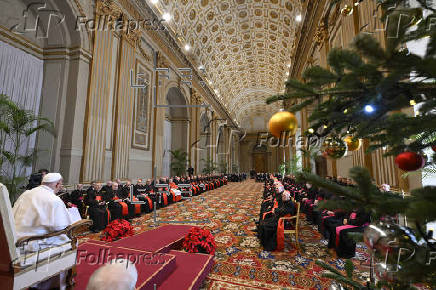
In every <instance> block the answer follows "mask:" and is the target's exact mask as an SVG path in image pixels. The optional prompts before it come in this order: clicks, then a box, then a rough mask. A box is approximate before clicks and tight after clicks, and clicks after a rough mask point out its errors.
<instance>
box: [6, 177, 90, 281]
mask: <svg viewBox="0 0 436 290" xmlns="http://www.w3.org/2000/svg"><path fill="white" fill-rule="evenodd" d="M91 224H92V221H90V220H81V221H79V222H77V223H75V224H73V225H71V226H69V227H67V228H66V229H64V230H61V231H57V232H53V233H50V234H47V235H43V236H33V237H23V238H20V239H19V240H17V236H16V232H15V222H14V216H13V213H12V207H11V203H10V200H9V193H8V190H7V188H6V187H5V186H4V185H3V184H1V183H0V285H2V289H23V288H28V287H30V286H32V285H34V284H36V283H39V282H42V281H45V280H47V279H49V278H51V277H54V276H56V275H58V274H59V273H60V272H64V271H68V277H67V282H68V283H72V277H73V273H74V272H75V264H76V254H77V249H76V245H77V238H76V235H77V234H78V233H79V232H83V231H84V230H87V228H88V227H89V225H91ZM65 234H66V235H67V236H68V237H69V238H70V239H71V241H69V242H67V243H65V244H63V245H58V246H51V247H48V248H44V249H43V250H40V251H38V252H27V253H26V252H24V251H23V249H24V247H23V246H24V245H26V244H27V243H28V242H30V241H35V240H43V239H46V238H49V237H53V236H58V235H65Z"/></svg>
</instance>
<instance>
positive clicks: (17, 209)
mask: <svg viewBox="0 0 436 290" xmlns="http://www.w3.org/2000/svg"><path fill="white" fill-rule="evenodd" d="M61 188H62V176H61V175H60V174H59V173H48V174H46V175H45V176H44V178H43V179H42V184H41V185H40V186H38V187H35V188H33V189H31V190H27V191H25V192H24V193H23V194H22V195H21V196H20V197H19V198H18V200H17V201H16V202H15V204H14V208H13V213H14V219H15V228H16V231H17V238H18V239H19V238H22V237H25V236H38V235H45V234H48V233H50V232H54V231H59V230H63V229H65V228H66V227H68V226H69V225H71V224H72V221H71V218H70V215H69V213H68V210H67V208H66V206H65V204H64V202H63V201H62V199H61V198H60V197H58V196H57V195H56V194H57V193H58V192H59V190H60V189H61ZM68 241H69V239H68V237H67V236H60V237H52V238H49V239H47V240H46V241H45V242H44V245H42V244H41V245H40V246H41V247H44V246H46V245H50V244H63V243H66V242H68ZM28 246H29V250H31V251H32V250H34V251H37V250H38V248H39V247H38V245H35V244H33V245H32V243H29V245H28ZM34 246H35V247H34Z"/></svg>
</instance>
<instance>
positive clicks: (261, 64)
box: [156, 0, 301, 124]
mask: <svg viewBox="0 0 436 290" xmlns="http://www.w3.org/2000/svg"><path fill="white" fill-rule="evenodd" d="M156 5H157V9H158V10H160V12H161V13H162V14H164V13H169V14H170V15H171V20H170V21H169V22H168V26H169V27H170V28H171V30H173V32H174V34H175V36H176V38H178V41H180V44H181V45H182V47H185V46H186V44H187V45H189V50H187V51H186V54H187V55H188V56H189V57H190V58H191V59H192V60H193V61H194V63H196V65H198V66H199V67H200V68H204V70H202V71H203V72H204V77H205V78H206V79H207V80H208V83H209V86H210V87H211V88H212V90H214V91H215V93H216V95H217V96H218V98H219V99H220V101H221V102H222V103H223V104H224V106H225V107H226V108H227V109H228V111H229V112H230V114H231V115H232V117H234V118H235V119H236V120H237V122H238V123H239V124H241V123H243V122H244V121H245V120H246V119H247V118H252V117H254V116H257V117H259V116H266V115H272V114H273V113H274V112H276V111H278V109H279V106H280V104H278V103H276V104H275V105H270V106H266V105H265V98H266V97H267V96H270V95H273V94H277V93H282V92H283V90H284V81H285V79H286V78H287V72H288V71H289V62H290V59H291V52H292V45H293V40H294V36H295V33H296V28H297V25H298V23H297V22H296V21H295V17H296V15H298V14H300V13H301V6H300V3H299V1H297V0H293V1H288V0H222V1H219V0H160V1H159V2H158V4H156ZM268 117H269V116H268ZM245 123H246V122H245Z"/></svg>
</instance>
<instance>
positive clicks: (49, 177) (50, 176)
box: [42, 173, 62, 183]
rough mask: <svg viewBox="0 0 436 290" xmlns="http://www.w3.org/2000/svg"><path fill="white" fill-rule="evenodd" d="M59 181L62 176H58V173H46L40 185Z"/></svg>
mask: <svg viewBox="0 0 436 290" xmlns="http://www.w3.org/2000/svg"><path fill="white" fill-rule="evenodd" d="M61 179H62V175H60V174H59V173H47V174H46V175H44V177H43V178H42V183H52V182H57V181H59V180H61Z"/></svg>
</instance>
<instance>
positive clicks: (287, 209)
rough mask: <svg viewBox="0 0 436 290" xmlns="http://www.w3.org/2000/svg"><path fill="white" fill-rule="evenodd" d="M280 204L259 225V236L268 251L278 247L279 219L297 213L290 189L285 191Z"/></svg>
mask: <svg viewBox="0 0 436 290" xmlns="http://www.w3.org/2000/svg"><path fill="white" fill-rule="evenodd" d="M278 204H279V205H278V207H277V208H274V209H273V210H272V213H271V214H270V215H269V216H267V217H265V218H264V219H263V220H261V221H260V223H259V226H258V230H257V232H258V237H259V240H260V242H261V244H262V246H263V248H264V249H265V250H266V251H274V250H275V249H276V248H277V238H278V237H277V228H278V221H279V219H280V218H281V217H284V216H286V215H295V213H296V209H295V206H294V204H293V203H292V201H291V195H290V193H289V191H283V193H282V196H281V199H279V202H278Z"/></svg>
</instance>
